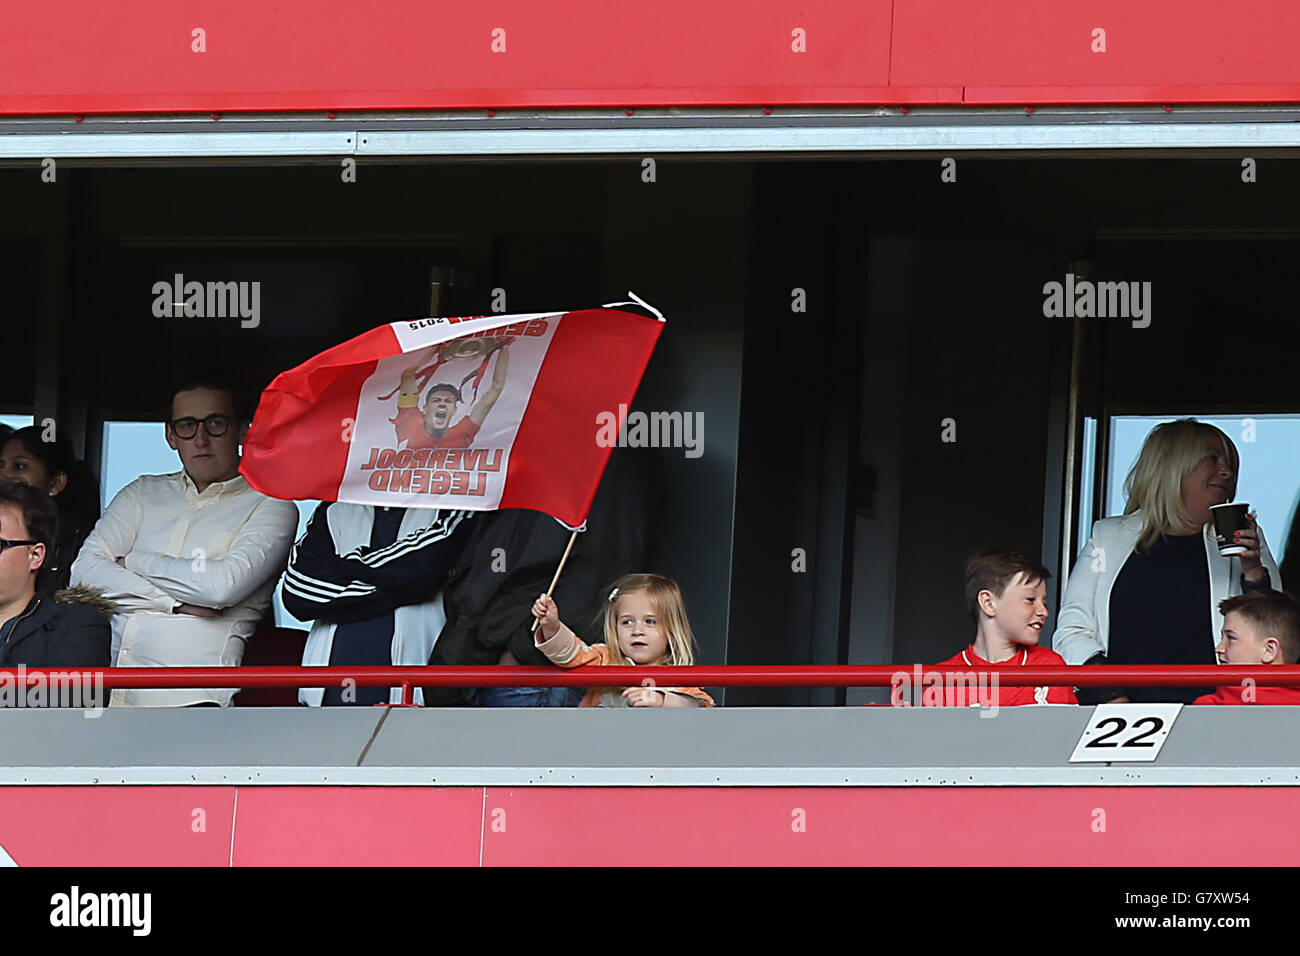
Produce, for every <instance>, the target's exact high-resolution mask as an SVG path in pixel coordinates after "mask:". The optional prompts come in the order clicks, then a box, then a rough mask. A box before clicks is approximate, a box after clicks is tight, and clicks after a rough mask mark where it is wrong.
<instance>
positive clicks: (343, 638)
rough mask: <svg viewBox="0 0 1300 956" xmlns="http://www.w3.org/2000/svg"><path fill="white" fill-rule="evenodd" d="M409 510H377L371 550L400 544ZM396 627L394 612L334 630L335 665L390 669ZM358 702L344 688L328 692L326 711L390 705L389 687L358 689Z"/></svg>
mask: <svg viewBox="0 0 1300 956" xmlns="http://www.w3.org/2000/svg"><path fill="white" fill-rule="evenodd" d="M405 514H406V509H405V508H376V509H375V524H374V527H373V528H371V529H370V547H371V548H386V547H388V546H389V545H390V544H392V543H393V542H394V541H396V540H397V534H398V531H399V530H400V529H401V525H402V517H403V516H404V515H405ZM395 626H396V622H395V619H394V617H393V610H391V609H390V610H388V611H386V612H385V613H383V614H378V615H376V616H375V617H369V618H366V619H365V620H364V621H356V622H354V623H351V624H340V625H338V626H337V627H335V628H334V640H333V642H332V643H331V645H330V663H331V664H354V665H362V666H365V665H374V666H380V667H386V666H388V665H390V664H392V663H393V628H394V627H395ZM353 695H355V697H356V700H349V701H344V700H343V689H342V688H341V687H329V688H326V690H325V699H324V701H323V703H324V705H325V706H326V707H329V706H338V705H339V704H344V703H349V704H358V705H361V706H363V707H365V706H373V705H375V704H384V703H387V702H388V688H387V687H356V688H353V690H352V693H351V694H349V696H350V697H351V696H353Z"/></svg>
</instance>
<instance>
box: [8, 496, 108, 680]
mask: <svg viewBox="0 0 1300 956" xmlns="http://www.w3.org/2000/svg"><path fill="white" fill-rule="evenodd" d="M57 522H58V513H57V512H56V511H55V508H54V504H53V502H52V501H51V500H50V498H49V496H48V495H43V494H41V493H40V492H39V491H37V490H36V489H35V488H32V487H30V486H28V485H25V484H20V483H18V482H0V666H4V667H16V666H17V665H19V664H23V665H26V666H27V667H59V668H69V667H106V666H107V665H108V661H109V645H110V641H111V637H110V633H109V626H108V619H107V618H105V616H104V614H103V613H102V612H101V610H100V609H99V608H98V607H96V606H94V600H95V595H94V593H93V592H89V591H86V590H85V589H81V590H77V591H60V592H56V594H55V595H54V596H52V597H37V596H36V576H37V574H38V573H39V571H40V569H41V565H42V564H44V562H45V558H46V556H47V555H48V554H49V552H50V549H51V548H52V547H53V546H54V537H55V528H56V526H57Z"/></svg>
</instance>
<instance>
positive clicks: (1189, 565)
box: [1106, 534, 1217, 704]
mask: <svg viewBox="0 0 1300 956" xmlns="http://www.w3.org/2000/svg"><path fill="white" fill-rule="evenodd" d="M1209 612H1210V572H1209V566H1208V564H1207V562H1206V558H1205V542H1204V541H1203V540H1202V536H1201V535H1200V534H1188V535H1161V536H1160V538H1159V539H1158V540H1157V541H1156V542H1155V544H1153V545H1152V546H1151V549H1150V550H1149V551H1140V550H1134V552H1133V553H1132V554H1131V555H1129V559H1128V560H1127V561H1125V562H1124V567H1123V568H1121V569H1120V572H1119V576H1118V577H1117V578H1116V579H1115V584H1114V586H1113V587H1112V589H1111V592H1110V647H1109V648H1108V650H1107V652H1106V658H1107V661H1108V663H1111V664H1213V663H1215V661H1216V658H1215V655H1214V645H1215V644H1216V643H1217V638H1216V637H1215V635H1214V632H1213V630H1212V628H1211V625H1210V613H1209ZM1213 692H1214V688H1212V687H1204V688H1195V687H1188V688H1172V687H1138V688H1131V689H1129V690H1127V691H1125V696H1127V697H1129V698H1130V699H1131V700H1133V701H1134V702H1135V703H1136V702H1138V701H1167V702H1170V703H1175V702H1179V701H1181V702H1183V703H1187V704H1190V703H1191V702H1192V701H1193V700H1195V699H1196V698H1197V697H1200V696H1201V695H1202V694H1209V693H1213Z"/></svg>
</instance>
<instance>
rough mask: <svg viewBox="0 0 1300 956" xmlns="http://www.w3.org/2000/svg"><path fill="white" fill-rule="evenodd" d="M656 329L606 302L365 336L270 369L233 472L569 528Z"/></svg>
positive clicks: (317, 490) (400, 327)
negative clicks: (544, 519)
mask: <svg viewBox="0 0 1300 956" xmlns="http://www.w3.org/2000/svg"><path fill="white" fill-rule="evenodd" d="M632 304H633V303H630V302H629V303H617V305H632ZM638 304H641V303H638ZM650 311H653V310H650ZM656 314H657V313H656ZM662 329H663V319H662V317H660V318H648V317H646V316H643V315H637V314H635V313H632V312H624V311H620V310H618V309H616V308H613V307H610V306H606V307H604V308H600V309H586V310H583V311H580V312H544V313H533V314H527V315H493V316H474V317H469V318H437V319H416V320H413V321H408V322H393V323H391V324H389V325H385V326H380V327H379V328H375V329H371V330H370V331H369V332H366V333H364V334H362V335H359V336H357V337H356V338H354V339H351V340H349V341H347V342H344V343H343V344H341V345H337V346H335V347H334V348H332V349H330V350H329V351H326V352H322V353H321V354H320V355H317V356H316V357H315V358H313V359H311V360H309V361H307V362H304V363H303V364H302V365H299V366H298V367H297V368H294V369H290V370H289V371H287V372H283V373H281V374H280V375H278V376H276V379H275V381H273V382H272V383H271V384H270V385H269V386H268V387H267V389H266V391H264V392H263V393H262V399H261V402H260V403H259V404H258V407H257V414H256V415H255V416H254V418H253V424H252V427H251V428H250V429H249V432H248V438H247V439H246V441H245V442H244V458H243V464H242V466H241V467H240V471H241V473H242V474H243V475H244V477H245V478H246V479H247V480H248V483H249V484H250V485H252V486H253V487H254V488H256V489H257V490H258V491H260V492H262V493H263V494H266V495H270V496H272V497H274V498H288V499H304V498H317V499H320V500H323V501H348V502H354V503H357V504H369V505H388V506H390V507H403V508H468V509H471V510H478V511H489V510H493V509H496V508H531V509H534V510H536V511H543V512H546V513H547V514H550V515H553V516H554V517H555V518H557V519H559V520H560V521H562V522H563V523H564V524H566V525H568V526H570V527H577V526H579V525H581V524H582V523H583V522H584V521H585V520H586V518H587V512H588V511H589V510H590V508H591V501H592V498H594V497H595V494H596V486H597V485H598V484H599V483H600V476H601V473H602V472H603V471H604V469H605V463H606V462H607V461H608V460H609V455H610V452H611V449H612V446H613V445H614V444H616V438H615V436H616V435H617V434H618V433H619V432H620V431H621V429H622V426H623V421H622V417H623V416H625V415H626V409H627V406H628V405H630V404H631V402H632V397H633V396H634V395H635V393H636V389H637V386H638V385H639V384H640V382H641V376H642V375H643V374H644V373H645V367H646V364H647V363H648V362H649V361H650V354H651V352H652V351H654V346H655V343H656V341H658V339H659V334H660V332H661V331H662ZM616 416H617V418H618V420H617V421H616V422H615V421H614V418H615V417H616Z"/></svg>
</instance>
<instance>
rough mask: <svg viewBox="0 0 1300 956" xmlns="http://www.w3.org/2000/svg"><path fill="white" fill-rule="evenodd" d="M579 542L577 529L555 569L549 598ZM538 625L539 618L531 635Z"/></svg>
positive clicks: (534, 623)
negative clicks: (576, 543) (571, 552)
mask: <svg viewBox="0 0 1300 956" xmlns="http://www.w3.org/2000/svg"><path fill="white" fill-rule="evenodd" d="M577 540H578V532H577V530H576V529H575V530H574V532H573V534H571V535H569V543H568V544H567V545H566V546H565V548H564V555H563V556H562V557H561V558H560V566H559V567H558V568H556V569H555V577H553V578H551V586H550V587H548V588H547V589H546V596H547V597H550V596H551V592H552V591H554V590H555V583H556V582H557V581H559V580H560V572H561V571H563V570H564V562H565V561H568V560H569V552H570V551H572V550H573V542H575V541H577ZM538 623H539V620H538V619H537V618H533V626H532V627H531V628H529V632H530V633H531V632H532V631H536V630H537V625H538Z"/></svg>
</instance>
